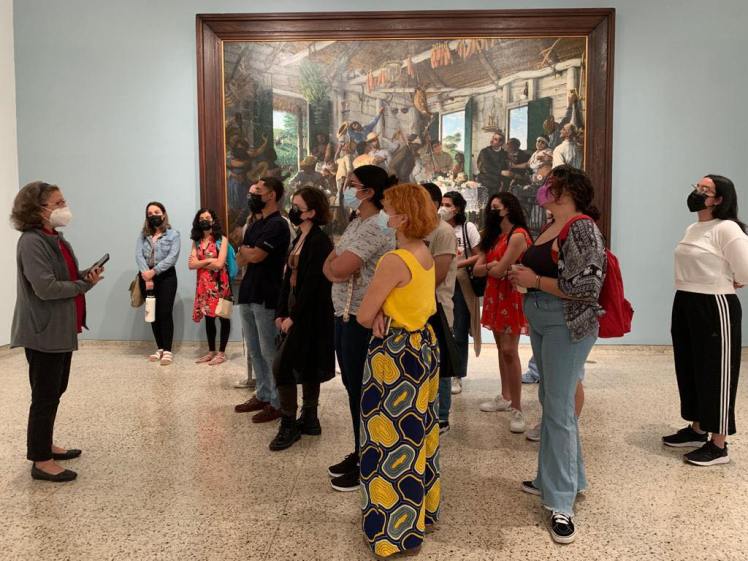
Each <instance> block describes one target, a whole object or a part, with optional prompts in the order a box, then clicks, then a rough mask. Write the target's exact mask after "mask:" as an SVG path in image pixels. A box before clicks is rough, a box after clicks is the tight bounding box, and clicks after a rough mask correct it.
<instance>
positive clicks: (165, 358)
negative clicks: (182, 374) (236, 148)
mask: <svg viewBox="0 0 748 561" xmlns="http://www.w3.org/2000/svg"><path fill="white" fill-rule="evenodd" d="M180 246H181V241H180V238H179V232H178V231H177V230H174V229H173V228H172V227H171V224H169V215H168V214H167V213H166V208H165V207H164V205H162V204H161V203H159V202H157V201H152V202H150V203H148V204H147V205H146V206H145V223H144V224H143V229H142V230H141V232H140V235H139V236H138V241H137V245H136V248H135V262H136V263H137V265H138V270H139V271H140V277H139V282H140V290H141V291H142V292H143V294H150V295H153V296H155V297H156V320H155V321H154V322H152V323H151V329H152V330H153V337H154V339H155V340H156V352H155V353H153V354H152V355H150V356H149V357H148V359H149V360H150V361H151V362H160V363H161V366H168V365H170V364H171V363H172V362H173V361H174V355H173V354H172V348H171V346H172V343H173V341H174V317H173V315H174V299H175V298H176V296H177V270H176V269H175V268H174V266H175V265H176V263H177V259H179V250H180Z"/></svg>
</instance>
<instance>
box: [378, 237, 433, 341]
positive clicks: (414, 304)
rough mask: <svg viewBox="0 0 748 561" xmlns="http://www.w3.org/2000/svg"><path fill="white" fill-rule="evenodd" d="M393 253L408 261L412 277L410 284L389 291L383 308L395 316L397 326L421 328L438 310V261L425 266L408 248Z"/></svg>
mask: <svg viewBox="0 0 748 561" xmlns="http://www.w3.org/2000/svg"><path fill="white" fill-rule="evenodd" d="M389 253H394V254H395V255H397V256H398V257H400V258H401V259H402V260H403V261H404V262H405V265H406V266H407V267H408V269H409V270H410V276H411V278H410V282H409V283H408V284H406V285H405V286H403V287H395V288H394V289H393V290H392V292H390V293H389V295H388V296H387V299H386V300H385V301H384V304H383V305H382V311H383V312H384V313H385V315H387V316H389V317H391V318H392V325H393V326H395V327H404V328H405V329H407V330H408V331H418V330H419V329H422V328H423V326H424V325H426V322H427V321H428V319H429V318H430V317H431V316H432V315H434V314H435V313H436V265H432V266H431V268H430V269H424V268H423V265H421V263H420V262H419V261H418V259H417V258H416V256H415V255H413V254H412V253H411V252H410V251H408V250H405V249H396V250H394V251H390V252H389ZM385 255H387V253H385ZM383 257H384V256H383ZM380 261H381V259H380Z"/></svg>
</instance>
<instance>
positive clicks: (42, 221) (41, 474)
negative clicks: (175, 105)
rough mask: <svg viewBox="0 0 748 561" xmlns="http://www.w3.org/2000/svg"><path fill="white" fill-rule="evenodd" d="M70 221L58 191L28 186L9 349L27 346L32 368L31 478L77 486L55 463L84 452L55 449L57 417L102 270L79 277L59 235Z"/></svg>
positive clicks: (21, 205)
mask: <svg viewBox="0 0 748 561" xmlns="http://www.w3.org/2000/svg"><path fill="white" fill-rule="evenodd" d="M71 219H72V213H71V212H70V208H69V207H68V205H67V203H66V202H65V199H64V197H63V196H62V191H60V188H59V187H57V186H56V185H50V184H49V183H44V182H42V181H35V182H33V183H29V184H28V185H26V186H25V187H24V188H23V189H21V190H20V191H19V192H18V195H16V198H15V201H14V202H13V211H12V213H11V222H12V223H13V226H14V227H15V228H16V230H18V231H20V232H21V237H20V238H19V239H18V246H17V253H16V263H17V269H18V281H17V298H16V307H15V312H14V314H13V326H12V329H11V341H10V345H11V347H23V348H24V349H25V351H26V360H27V361H28V363H29V382H30V383H31V407H30V409H29V423H28V431H27V453H26V457H27V458H28V459H29V460H30V461H31V462H33V464H32V467H31V477H33V478H34V479H42V480H46V481H54V482H63V481H72V480H73V479H75V478H76V476H77V474H76V473H75V472H74V471H72V470H69V469H64V468H63V467H62V466H60V465H59V464H58V463H57V461H60V460H70V459H72V458H76V457H78V456H80V454H81V451H80V450H73V449H65V448H61V447H59V446H56V445H55V444H53V440H52V435H53V432H54V424H55V416H56V414H57V407H58V405H59V403H60V397H61V396H62V394H63V393H64V392H65V389H66V388H67V385H68V378H69V376H70V361H71V359H72V356H73V351H75V350H77V349H78V333H80V332H81V331H82V329H83V327H84V326H85V322H86V300H85V296H84V295H85V293H86V292H88V291H89V290H91V288H93V287H94V285H96V284H97V283H98V282H99V280H101V278H102V277H101V274H102V273H103V271H104V269H103V267H99V268H97V269H89V270H86V271H81V270H80V269H79V268H78V261H77V260H76V258H75V254H74V253H73V248H72V247H71V246H70V244H69V243H68V242H67V241H66V240H65V238H64V236H63V235H62V233H60V232H59V231H58V229H59V228H64V227H65V226H67V225H68V224H69V223H70V221H71Z"/></svg>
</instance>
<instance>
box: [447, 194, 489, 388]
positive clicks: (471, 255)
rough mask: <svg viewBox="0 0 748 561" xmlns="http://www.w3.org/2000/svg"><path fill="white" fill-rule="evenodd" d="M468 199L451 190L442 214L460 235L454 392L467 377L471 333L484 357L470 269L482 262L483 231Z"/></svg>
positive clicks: (453, 298)
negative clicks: (472, 216)
mask: <svg viewBox="0 0 748 561" xmlns="http://www.w3.org/2000/svg"><path fill="white" fill-rule="evenodd" d="M466 208H467V201H466V200H465V198H464V197H463V196H462V195H461V194H460V193H459V192H458V191H449V192H447V193H444V195H443V196H442V205H441V208H440V209H439V215H440V216H441V217H442V218H443V219H444V220H446V221H447V222H448V223H449V225H450V226H452V227H453V228H454V231H455V236H456V237H457V282H455V290H454V294H453V295H452V303H453V306H454V326H453V329H452V331H453V333H454V338H455V343H456V346H457V353H458V358H459V360H458V364H457V365H456V366H455V368H456V371H455V376H454V377H453V378H452V393H453V394H458V393H460V392H461V391H462V378H464V377H465V376H467V367H468V346H469V342H470V340H469V336H471V335H472V337H473V350H474V351H475V356H476V357H477V356H480V348H481V327H480V296H478V295H476V294H475V291H474V290H473V286H472V284H470V276H469V274H468V270H469V269H470V268H471V267H473V266H474V265H475V263H476V262H477V261H478V257H479V253H480V248H479V246H480V231H479V230H478V227H477V226H476V225H475V224H473V223H472V222H470V221H468V219H467V214H466V212H465V210H466Z"/></svg>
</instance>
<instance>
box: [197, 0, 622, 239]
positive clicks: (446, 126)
mask: <svg viewBox="0 0 748 561" xmlns="http://www.w3.org/2000/svg"><path fill="white" fill-rule="evenodd" d="M196 23H197V79H198V84H197V86H198V87H197V93H198V124H199V149H200V194H201V203H202V205H203V206H206V207H209V208H213V209H214V210H216V211H217V212H218V214H219V216H222V217H223V219H224V220H226V223H227V224H229V229H231V227H232V226H233V225H235V224H236V223H237V220H239V219H240V218H239V216H238V215H239V213H238V207H237V205H239V206H241V203H242V200H241V197H242V189H246V186H247V184H248V183H249V182H251V181H252V180H253V179H256V177H254V176H255V175H258V176H259V175H260V174H265V173H268V172H269V168H273V167H275V168H277V170H278V174H279V175H280V176H281V177H284V178H286V179H287V181H288V182H291V181H292V179H291V178H290V176H291V175H292V174H293V173H294V172H296V170H297V169H298V168H304V169H306V168H308V170H307V171H308V172H309V173H308V174H307V175H306V176H305V175H304V173H302V171H303V170H299V172H298V173H297V174H296V176H294V179H296V182H295V185H297V186H301V185H302V183H303V181H302V180H303V179H304V177H307V176H308V177H310V178H312V179H308V181H316V180H317V179H315V178H318V176H321V175H328V176H329V175H334V174H335V168H336V167H337V164H336V163H335V162H336V159H337V158H338V156H340V155H341V148H344V147H348V148H344V150H343V153H345V151H346V150H351V151H353V150H355V149H356V145H357V144H358V145H359V147H360V146H361V145H363V144H364V142H362V141H361V139H360V138H357V137H356V136H355V135H356V134H358V135H359V136H362V138H364V136H366V137H368V139H369V140H370V139H371V138H373V137H371V135H370V134H369V135H366V132H367V130H365V129H366V127H362V125H361V123H364V122H366V121H368V120H369V119H370V118H371V117H372V115H375V118H374V120H372V122H376V121H377V117H376V115H377V114H379V115H381V116H382V121H383V120H385V119H387V121H388V123H387V124H386V125H385V124H384V123H382V122H379V124H378V125H377V127H379V129H378V130H379V132H378V133H376V132H374V133H373V134H374V136H377V134H379V135H381V136H383V137H385V140H386V136H390V137H391V139H395V145H396V146H400V147H401V148H402V147H409V146H410V147H413V148H415V151H413V150H411V152H412V153H415V154H416V157H418V151H419V150H420V154H421V159H422V160H423V161H424V162H428V163H433V166H432V168H430V171H429V173H431V175H433V176H436V175H437V174H439V173H441V174H443V176H439V180H440V181H445V182H446V183H447V185H446V187H445V186H444V185H443V184H441V183H440V186H441V187H442V189H445V188H446V189H448V188H449V187H450V186H451V185H452V183H451V181H452V180H453V179H454V178H458V177H461V178H462V179H461V180H462V182H463V183H464V182H465V180H468V181H469V180H472V179H475V178H478V179H480V177H481V173H483V177H484V179H485V178H486V177H487V174H486V173H485V170H481V168H480V167H478V165H479V164H480V158H481V154H480V153H479V150H480V149H481V147H482V145H483V144H487V143H488V140H489V139H490V137H491V135H492V134H494V133H495V132H497V131H498V132H499V134H500V135H502V136H503V137H504V138H503V140H509V139H510V136H516V137H518V138H519V142H521V143H522V144H523V146H522V148H523V149H524V151H523V153H526V154H527V157H529V154H530V153H531V152H532V150H533V149H535V141H536V136H538V135H539V137H540V136H546V137H548V136H549V135H550V138H551V142H552V143H559V142H561V141H562V139H563V138H565V137H563V136H562V137H561V138H559V137H558V129H559V128H560V127H561V126H562V125H563V124H564V123H568V122H570V121H569V119H570V118H571V116H572V115H573V119H577V121H575V122H578V123H579V124H581V126H579V125H578V127H577V128H579V129H580V131H579V132H580V133H581V135H580V140H579V141H578V144H577V146H578V147H579V156H578V158H579V161H583V167H584V168H585V169H586V171H587V172H588V174H589V175H590V177H591V179H592V181H593V184H594V185H595V188H596V204H597V206H598V207H599V208H600V210H601V211H602V214H603V217H602V219H601V220H600V226H601V229H602V231H603V233H604V234H605V235H606V236H607V237H608V239H609V237H610V211H611V167H612V151H613V148H612V126H613V117H612V116H613V47H614V28H615V10H614V9H612V8H611V9H607V8H606V9H559V10H556V9H554V10H546V9H540V10H500V11H489V10H476V11H428V12H427V11H412V12H349V13H277V14H201V15H198V16H197V22H196ZM526 40H532V41H526ZM374 42H376V43H374ZM242 43H245V44H246V46H243V45H242ZM580 45H582V47H580ZM424 46H425V47H426V48H425V49H424ZM252 49H254V50H252ZM522 57H524V58H522ZM525 59H526V60H525ZM260 62H262V64H263V65H264V66H262V67H258V66H257V65H258V64H259V63H260ZM514 63H516V64H514ZM229 65H230V66H229ZM276 65H277V66H278V68H276ZM294 65H296V66H294ZM304 65H306V66H304ZM518 65H519V66H518ZM523 65H524V66H523ZM281 66H282V68H281ZM258 68H263V69H264V70H258ZM289 68H291V69H293V68H296V72H297V74H298V75H299V77H298V79H297V77H296V76H295V75H292V73H291V74H289V71H288V70H287V69H289ZM335 72H337V74H335V78H334V80H333V74H334V73H335ZM237 73H238V74H237ZM315 73H316V74H315ZM302 74H303V75H302ZM237 75H238V76H239V77H240V78H241V77H244V78H243V81H241V80H237ZM316 76H318V77H319V78H318V82H319V81H320V80H322V81H324V80H328V82H326V83H327V84H328V89H329V90H330V91H331V92H332V91H333V90H335V92H336V93H335V94H334V95H333V94H332V93H331V94H330V95H329V96H326V94H325V93H324V91H322V93H321V94H319V96H318V97H315V95H317V94H315V91H318V90H319V89H320V88H319V84H318V83H315V82H314V80H315V77H316ZM232 80H234V81H233V82H232ZM304 80H306V82H304ZM268 82H273V83H272V84H268ZM315 87H316V88H317V90H315ZM336 88H337V89H336ZM471 88H472V90H471ZM268 92H270V93H268ZM419 92H420V93H419ZM473 92H474V93H475V95H472V94H473ZM266 94H267V95H266ZM421 95H422V96H423V97H422V98H419V96H421ZM242 96H248V97H246V98H243V97H242ZM263 96H265V97H264V98H263ZM268 96H269V98H268ZM481 96H482V97H481ZM248 99H249V100H250V101H251V102H250V101H247V100H248ZM263 99H264V101H263ZM268 99H269V100H270V101H268ZM320 99H321V100H322V101H320ZM492 99H493V100H494V104H493V105H491V100H492ZM567 100H568V101H567ZM541 101H543V102H544V103H546V105H545V107H549V108H550V117H548V118H547V119H546V121H545V122H543V121H542V119H541V120H540V121H538V119H537V107H540V106H541V104H540V102H541ZM263 103H264V105H263ZM268 104H269V105H268ZM456 104H458V105H459V106H460V107H462V108H463V109H464V111H463V112H464V113H465V114H463V115H460V114H455V115H452V113H451V112H454V107H456ZM263 107H264V109H262V108H263ZM528 107H529V109H528V110H527V111H525V110H523V108H528ZM239 108H241V110H240V109H239ZM258 108H260V109H258ZM458 108H459V107H458ZM497 108H498V109H497ZM227 109H231V111H230V112H229V111H227ZM514 110H518V111H516V112H513V111H514ZM258 111H260V112H259V113H258ZM262 111H264V113H262ZM268 111H269V112H270V115H268V114H267V113H268ZM398 111H400V112H401V113H399V112H398ZM533 111H535V113H536V117H533V116H532V112H533ZM545 111H546V113H547V112H548V110H547V109H546V110H545ZM282 112H285V113H282ZM294 112H296V113H297V114H298V116H299V120H297V121H293V116H294ZM407 112H410V115H407V114H406V113H407ZM481 112H482V113H481ZM528 112H529V113H530V116H529V118H528ZM276 113H277V114H276ZM440 113H441V115H442V117H439V115H440ZM554 113H555V115H554ZM564 113H566V118H565V119H564V120H562V118H563V117H564ZM279 114H288V115H290V117H289V120H288V121H287V122H286V123H285V125H283V126H286V127H291V129H288V128H287V129H285V130H291V131H293V127H294V126H296V127H298V134H295V135H292V136H294V138H293V140H292V142H291V143H290V144H284V142H286V141H285V140H284V139H283V138H281V136H282V133H280V132H279V131H280V130H281V129H278V128H276V127H277V126H281V125H278V123H277V120H278V115H279ZM448 115H452V116H453V117H454V118H451V117H450V118H449V119H445V117H447V116H448ZM466 115H467V116H466ZM242 116H244V118H243V119H242ZM274 117H275V118H276V123H273V124H270V123H271V122H272V120H273V118H274ZM253 118H254V119H255V120H262V121H263V123H264V126H265V127H266V129H267V131H266V132H262V130H261V129H260V128H258V126H257V124H256V123H253V122H251V121H252V120H253ZM460 118H461V119H463V121H460V122H461V123H462V122H464V121H465V119H467V120H468V121H469V122H470V124H469V125H465V128H464V135H463V134H451V136H450V135H449V133H450V131H453V130H456V129H454V127H455V125H454V122H453V121H455V120H456V119H460ZM533 118H534V119H535V121H534V122H533ZM365 120H366V121H365ZM528 120H529V123H528ZM301 121H303V122H301ZM557 121H560V122H557ZM405 122H407V123H411V122H416V123H417V125H410V126H411V128H409V129H408V127H404V126H403V123H405ZM293 123H295V125H294V124H293ZM369 124H371V123H369ZM349 125H350V126H349ZM460 126H462V125H460ZM450 127H452V128H450ZM543 127H545V128H544V129H543ZM404 129H405V130H404ZM273 130H275V132H276V136H274V135H273ZM375 130H376V129H375ZM516 131H519V132H516ZM461 132H462V131H460V133H461ZM388 133H389V134H388ZM543 133H545V135H544V134H543ZM554 135H555V140H553V138H554ZM447 137H448V138H447ZM315 138H316V139H317V140H315ZM365 140H366V138H365ZM438 141H442V143H443V144H444V145H445V147H446V148H448V149H449V150H451V154H452V156H457V152H459V151H460V150H462V152H461V160H462V165H463V166H464V169H463V171H464V174H463V176H459V174H458V173H457V172H458V171H459V169H458V167H457V164H458V162H457V161H456V162H455V168H454V169H455V173H454V174H452V175H451V176H450V173H449V172H447V171H445V170H446V168H445V169H444V170H441V171H437V170H436V168H437V167H438V165H437V160H438V159H445V157H444V156H441V157H440V158H436V157H435V152H434V151H438V152H442V149H441V147H435V148H434V151H432V143H434V144H439V142H438ZM314 142H318V143H320V144H316V145H315V144H313V143H314ZM450 142H451V143H450ZM491 144H492V145H493V141H491ZM424 146H425V147H426V148H425V151H424V148H423V147H424ZM541 146H542V144H541ZM276 148H277V150H276ZM488 148H489V147H488V146H487V147H486V148H485V150H487V149H488ZM549 149H550V150H551V151H552V152H554V155H555V150H553V146H551V147H550V148H549ZM281 150H291V151H292V154H291V152H288V153H286V152H283V154H282V157H281V160H282V159H283V158H290V159H291V160H290V161H291V164H292V165H287V166H282V165H281V164H280V163H278V161H276V160H277V159H278V158H279V157H280V156H279V154H278V152H279V151H281ZM403 150H404V148H403ZM481 152H482V151H481ZM268 153H271V154H272V156H270V157H268V156H267V155H265V156H263V155H262V154H268ZM361 153H362V152H359V154H361ZM288 154H291V155H290V156H289V155H288ZM372 154H374V153H373V152H372ZM355 155H356V154H355V152H354V153H353V155H352V157H353V156H355ZM406 155H407V154H406ZM385 157H387V156H385ZM294 158H295V160H294ZM458 159H460V156H458ZM510 159H511V158H510ZM484 161H485V159H484ZM512 161H513V160H512ZM520 161H521V160H520ZM525 161H526V158H525ZM372 162H377V163H379V162H381V160H372ZM281 163H282V162H281ZM315 163H316V168H315V166H314V164H315ZM310 164H311V167H309V166H310ZM325 164H330V166H331V167H330V169H328V168H327V167H326V166H325ZM391 165H395V164H394V163H391ZM483 165H485V164H483ZM305 166H306V167H305ZM427 167H428V166H427ZM518 167H521V166H518ZM525 167H527V166H525ZM512 169H514V168H512ZM533 169H535V168H533ZM331 170H332V171H331ZM284 172H285V173H284ZM403 173H405V172H403ZM407 173H410V174H411V176H410V178H411V180H412V179H413V177H416V170H413V168H412V166H411V167H410V168H407ZM502 174H503V175H504V172H502ZM514 175H515V174H514V173H513V172H509V171H507V172H506V174H505V176H506V179H503V178H502V179H501V181H504V182H505V183H503V184H500V185H499V187H500V188H502V190H503V189H504V187H506V188H509V187H508V185H509V184H510V183H511V185H512V186H513V187H512V188H514V187H515V186H518V187H517V188H518V189H520V191H521V189H522V188H523V183H525V184H527V185H529V184H530V183H531V177H533V176H532V171H531V170H529V169H528V170H526V171H525V176H526V177H525V179H524V180H520V176H521V175H522V174H521V170H517V174H516V179H511V177H512V176H514ZM298 177H301V179H297V178H298ZM401 179H402V178H401ZM457 181H458V182H459V181H460V180H459V179H458V180H457ZM484 182H485V181H484ZM330 185H331V189H332V191H333V193H332V194H331V201H332V202H333V203H334V202H335V200H336V195H335V194H334V192H336V189H335V181H334V179H332V178H331V179H330ZM527 185H525V186H524V189H525V191H527V189H528V187H527ZM337 187H338V189H337V191H339V190H340V189H339V187H340V184H339V183H338V185H337ZM234 191H237V192H236V193H235V192H234ZM525 191H523V192H525ZM341 212H342V209H341Z"/></svg>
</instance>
